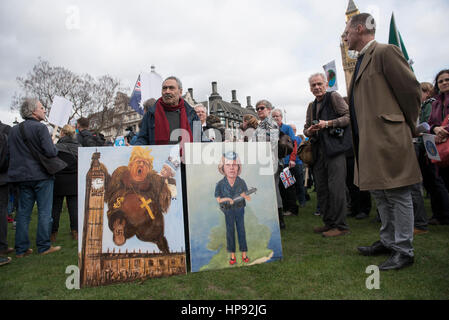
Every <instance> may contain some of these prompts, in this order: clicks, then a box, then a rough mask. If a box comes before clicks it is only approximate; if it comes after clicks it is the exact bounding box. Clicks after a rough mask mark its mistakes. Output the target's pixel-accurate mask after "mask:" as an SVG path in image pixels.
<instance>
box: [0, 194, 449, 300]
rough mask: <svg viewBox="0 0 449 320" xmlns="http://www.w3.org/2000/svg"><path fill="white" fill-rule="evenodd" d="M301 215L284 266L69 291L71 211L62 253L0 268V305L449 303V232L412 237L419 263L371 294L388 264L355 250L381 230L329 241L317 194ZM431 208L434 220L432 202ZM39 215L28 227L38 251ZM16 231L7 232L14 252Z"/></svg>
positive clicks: (385, 277)
mask: <svg viewBox="0 0 449 320" xmlns="http://www.w3.org/2000/svg"><path fill="white" fill-rule="evenodd" d="M311 196H312V200H311V201H309V202H308V204H307V206H306V207H305V208H301V209H300V213H299V216H291V217H285V220H286V224H287V229H286V230H283V231H282V232H281V235H282V247H283V259H282V261H279V262H273V263H266V264H262V265H257V266H252V267H242V268H239V267H236V268H235V269H232V270H219V271H205V272H198V273H188V274H187V275H181V276H174V277H170V278H161V279H150V280H147V281H144V282H136V283H127V284H120V285H110V286H105V287H96V288H86V289H81V290H75V289H74V290H69V289H67V288H66V279H67V277H68V276H69V274H66V273H65V272H66V268H67V266H70V265H77V264H78V259H77V242H76V241H74V240H72V239H71V238H70V234H69V233H70V230H69V225H68V220H69V219H68V214H67V211H66V210H67V209H65V211H64V212H63V214H62V216H61V226H60V230H59V235H58V241H57V243H56V244H57V245H61V246H62V250H61V251H59V252H56V253H53V254H50V255H48V256H39V255H38V254H36V253H33V254H32V255H30V256H28V257H25V258H23V259H16V258H15V255H14V254H12V255H11V257H12V258H13V260H12V262H11V263H10V264H8V265H5V266H2V267H0V300H10V299H30V300H34V299H121V300H139V299H140V300H171V299H180V300H183V299H189V300H210V299H212V300H240V299H246V300H254V299H263V300H298V299H300V300H328V299H356V300H359V299H361V300H384V299H399V300H402V299H424V300H427V299H436V300H447V299H449V226H430V227H429V230H430V232H429V233H428V234H424V235H419V236H416V237H415V240H414V247H415V264H414V265H413V266H411V267H408V268H405V269H403V270H400V271H388V272H381V273H380V289H372V290H369V289H367V288H366V280H367V278H368V277H369V276H370V274H367V273H366V272H365V271H366V268H367V267H368V266H369V265H378V264H380V263H381V262H383V261H384V260H385V259H386V258H387V257H385V256H380V257H364V256H361V255H359V254H358V253H357V250H356V248H357V246H360V245H370V244H371V243H373V242H374V241H376V240H378V237H379V227H380V224H379V223H376V222H373V221H372V220H373V217H374V213H375V208H373V210H372V211H371V216H370V218H369V219H365V220H362V221H358V220H355V219H354V218H348V223H349V226H350V228H351V233H350V234H349V235H346V236H344V237H339V238H331V239H326V238H323V237H322V236H321V235H317V234H314V233H313V232H312V228H313V227H314V226H320V225H322V222H321V218H320V217H316V216H314V215H313V212H314V210H315V194H314V193H311ZM426 209H427V212H428V214H429V215H430V206H429V201H428V200H427V199H426ZM36 222H37V214H36V212H34V213H33V218H32V223H31V227H30V238H31V244H32V248H33V250H34V251H35V252H37V249H36V246H35V230H36ZM14 233H15V232H14V230H12V225H11V224H9V226H8V239H9V245H10V246H14Z"/></svg>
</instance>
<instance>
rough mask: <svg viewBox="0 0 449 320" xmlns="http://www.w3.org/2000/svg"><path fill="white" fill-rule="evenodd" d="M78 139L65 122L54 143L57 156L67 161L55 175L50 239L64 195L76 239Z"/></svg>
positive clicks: (73, 235) (72, 231)
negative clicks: (65, 165)
mask: <svg viewBox="0 0 449 320" xmlns="http://www.w3.org/2000/svg"><path fill="white" fill-rule="evenodd" d="M80 146H81V145H80V144H78V141H77V140H76V137H75V128H74V127H72V126H71V125H68V124H66V125H65V126H64V127H63V128H62V130H61V138H60V139H59V141H58V142H57V143H56V148H57V149H58V157H59V158H60V159H61V160H63V161H65V162H66V163H67V167H66V168H64V169H63V170H61V171H59V172H58V173H56V175H55V186H54V189H53V209H52V218H53V225H52V230H51V238H50V239H51V241H52V242H55V241H56V236H57V234H58V229H59V218H60V216H61V211H62V205H63V203H64V197H65V199H66V204H67V209H68V211H69V216H70V230H71V234H72V238H73V239H74V240H77V239H78V178H77V177H78V147H80Z"/></svg>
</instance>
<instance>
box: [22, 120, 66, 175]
mask: <svg viewBox="0 0 449 320" xmlns="http://www.w3.org/2000/svg"><path fill="white" fill-rule="evenodd" d="M19 129H20V134H21V135H22V139H23V142H24V143H25V145H26V146H27V147H28V149H29V150H30V152H31V154H32V155H33V157H34V159H36V160H37V162H39V163H40V164H41V165H42V166H43V167H44V169H45V171H47V173H48V174H50V175H54V174H55V173H56V172H59V171H61V170H62V169H64V168H65V167H67V163H65V162H64V161H63V160H61V159H59V158H58V157H52V158H48V157H46V156H45V155H43V154H41V153H40V152H39V151H37V150H36V149H35V148H34V147H33V145H32V144H31V143H30V141H29V140H28V138H27V136H26V134H25V129H24V128H23V122H22V123H21V124H20V125H19Z"/></svg>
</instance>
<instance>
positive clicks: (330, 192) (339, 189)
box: [313, 149, 349, 230]
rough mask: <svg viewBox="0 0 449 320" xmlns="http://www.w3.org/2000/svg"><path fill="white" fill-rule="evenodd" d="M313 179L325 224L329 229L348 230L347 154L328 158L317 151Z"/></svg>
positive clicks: (321, 151) (320, 151)
mask: <svg viewBox="0 0 449 320" xmlns="http://www.w3.org/2000/svg"><path fill="white" fill-rule="evenodd" d="M317 151H318V152H317V157H316V159H315V163H314V165H313V177H314V179H315V186H316V191H317V198H318V204H319V206H320V213H321V216H322V218H323V222H324V224H325V225H326V226H327V227H330V228H332V229H333V228H338V229H340V230H348V229H349V227H348V225H347V224H346V210H347V209H346V188H345V182H346V157H345V154H343V153H342V154H340V155H337V156H335V157H333V158H328V157H327V156H326V155H325V154H324V152H323V150H321V149H319V150H317Z"/></svg>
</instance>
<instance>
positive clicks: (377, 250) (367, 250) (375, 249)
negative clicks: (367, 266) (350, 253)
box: [357, 241, 391, 256]
mask: <svg viewBox="0 0 449 320" xmlns="http://www.w3.org/2000/svg"><path fill="white" fill-rule="evenodd" d="M357 250H359V252H360V253H361V254H362V255H364V256H379V255H383V254H390V253H391V250H390V249H388V248H387V247H385V246H384V245H383V244H382V242H380V241H376V242H374V243H373V244H372V245H371V246H369V247H358V248H357Z"/></svg>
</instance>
